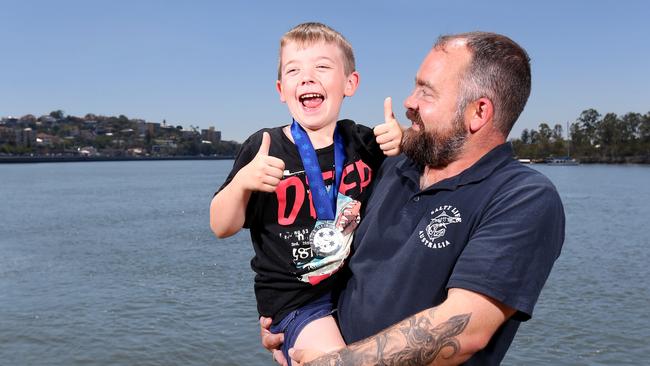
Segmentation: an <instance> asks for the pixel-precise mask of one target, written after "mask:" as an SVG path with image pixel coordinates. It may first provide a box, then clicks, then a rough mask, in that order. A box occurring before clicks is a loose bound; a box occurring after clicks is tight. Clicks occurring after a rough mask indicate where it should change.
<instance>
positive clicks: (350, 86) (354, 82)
mask: <svg viewBox="0 0 650 366" xmlns="http://www.w3.org/2000/svg"><path fill="white" fill-rule="evenodd" d="M358 86H359V73H358V72H356V71H353V72H352V73H351V74H350V75H348V80H347V82H346V84H345V91H344V92H343V95H345V96H346V97H351V96H353V95H354V92H355V91H357V87H358Z"/></svg>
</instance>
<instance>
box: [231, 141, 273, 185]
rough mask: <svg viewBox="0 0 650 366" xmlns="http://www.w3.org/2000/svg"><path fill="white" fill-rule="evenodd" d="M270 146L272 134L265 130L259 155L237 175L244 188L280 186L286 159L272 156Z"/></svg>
mask: <svg viewBox="0 0 650 366" xmlns="http://www.w3.org/2000/svg"><path fill="white" fill-rule="evenodd" d="M270 147H271V135H269V133H268V132H264V133H263V135H262V144H261V145H260V149H259V151H258V152H257V155H255V157H254V158H253V160H251V162H250V163H248V164H247V165H246V166H244V167H243V168H242V169H241V170H240V171H239V172H238V173H237V176H236V177H235V179H236V180H237V181H238V184H239V185H240V186H241V187H242V188H244V189H246V190H249V191H262V192H273V191H275V187H277V186H278V184H279V183H280V180H281V179H282V175H283V174H284V161H282V159H278V158H276V157H274V156H270V155H269V148H270Z"/></svg>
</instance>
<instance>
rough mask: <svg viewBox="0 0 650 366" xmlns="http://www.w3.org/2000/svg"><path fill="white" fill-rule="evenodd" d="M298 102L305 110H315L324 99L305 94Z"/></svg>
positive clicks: (316, 95)
mask: <svg viewBox="0 0 650 366" xmlns="http://www.w3.org/2000/svg"><path fill="white" fill-rule="evenodd" d="M298 100H299V101H300V103H302V105H303V106H305V107H307V108H316V107H318V106H319V105H321V103H323V100H325V97H324V96H323V95H322V94H318V93H307V94H303V95H301V96H299V97H298Z"/></svg>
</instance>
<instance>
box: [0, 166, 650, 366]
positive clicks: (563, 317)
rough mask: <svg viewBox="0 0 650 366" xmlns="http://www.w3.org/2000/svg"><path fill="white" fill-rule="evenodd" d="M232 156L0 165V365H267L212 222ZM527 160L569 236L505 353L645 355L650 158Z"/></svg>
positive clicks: (526, 356)
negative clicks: (564, 162) (557, 198)
mask: <svg viewBox="0 0 650 366" xmlns="http://www.w3.org/2000/svg"><path fill="white" fill-rule="evenodd" d="M231 165H232V161H147V162H137V161H136V162H95V163H93V162H84V163H48V164H15V165H13V164H10V165H0V220H1V221H0V365H181V364H182V365H265V364H271V362H270V360H271V358H270V357H269V354H268V353H267V352H265V351H264V350H263V349H262V348H261V347H260V346H259V336H258V331H259V329H258V326H257V317H256V316H257V313H256V310H255V301H254V298H253V290H252V281H253V274H252V271H251V270H250V267H249V260H250V258H251V256H252V255H253V250H252V247H251V245H250V243H249V241H248V233H247V232H240V233H238V234H237V235H235V236H233V237H231V238H228V239H224V240H217V239H216V238H215V237H214V236H213V235H212V233H211V232H210V230H209V224H208V207H209V202H210V199H211V197H212V194H213V192H214V190H215V189H216V187H218V186H219V185H220V184H221V182H223V180H224V179H225V176H226V174H227V173H228V171H229V170H230V167H231ZM533 167H534V168H535V169H538V170H540V171H542V172H543V173H544V174H546V175H547V176H548V177H549V178H550V179H551V180H552V181H553V182H554V183H555V184H556V186H557V187H558V190H559V191H560V194H561V196H562V199H563V202H564V205H565V210H566V213H567V237H566V242H565V245H564V250H563V252H562V256H561V257H560V259H559V260H558V261H557V262H556V265H555V268H554V270H553V272H552V273H551V276H550V278H549V281H548V283H547V285H546V287H545V289H544V291H543V292H542V295H541V297H540V300H539V302H538V305H537V307H536V309H535V314H534V317H533V319H532V320H530V321H528V322H527V323H524V324H523V325H522V326H521V328H520V330H519V333H518V334H517V337H516V338H515V341H514V343H513V345H512V347H511V348H510V351H509V353H508V355H507V356H506V359H505V360H504V363H503V364H504V365H643V364H647V359H648V357H649V356H650V341H649V340H650V311H649V310H648V306H649V305H650V281H649V279H650V249H649V245H650V239H649V238H648V233H649V230H648V225H649V224H650V220H649V218H650V167H648V166H605V165H581V166H572V167H561V166H544V165H534V166H533ZM534 219H535V218H532V217H531V218H522V220H534Z"/></svg>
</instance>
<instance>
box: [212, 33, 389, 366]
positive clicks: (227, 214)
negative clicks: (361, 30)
mask: <svg viewBox="0 0 650 366" xmlns="http://www.w3.org/2000/svg"><path fill="white" fill-rule="evenodd" d="M358 84H359V74H358V73H357V71H356V70H355V65H354V55H353V52H352V47H351V45H350V44H349V43H348V41H347V40H346V39H345V38H343V36H342V35H341V34H339V33H338V32H336V31H335V30H333V29H331V28H329V27H327V26H326V25H323V24H320V23H304V24H300V25H298V26H296V27H295V28H293V29H292V30H290V31H289V32H287V33H286V34H285V35H284V36H283V38H282V40H281V42H280V62H279V67H278V81H277V84H276V86H277V89H278V92H279V93H280V100H281V101H282V102H284V103H286V104H287V106H288V108H289V111H290V113H291V115H292V117H293V123H291V125H287V126H284V127H275V128H265V129H262V130H260V131H258V132H256V133H255V134H253V135H252V136H250V137H249V138H248V139H247V140H246V141H245V142H244V143H243V145H242V148H241V150H240V152H239V154H238V156H237V158H236V160H235V163H234V165H233V169H232V171H231V172H230V174H229V176H228V178H227V179H226V181H225V183H224V184H223V185H222V186H221V188H219V191H218V192H217V194H216V195H215V197H214V198H213V200H212V203H211V206H210V226H211V228H212V230H213V231H214V233H215V234H216V235H217V236H218V237H221V238H223V237H228V236H230V235H233V234H235V233H236V232H237V231H239V230H240V229H241V228H242V227H245V228H249V229H250V234H251V240H252V242H253V247H254V249H255V257H254V258H253V259H252V261H251V266H252V268H253V270H255V272H256V273H257V275H256V276H255V296H256V299H257V304H258V311H259V313H260V315H261V316H265V317H271V318H273V325H272V326H271V331H272V332H274V333H281V332H282V333H284V344H283V347H282V351H283V353H284V356H285V358H286V359H287V361H289V364H291V363H290V360H289V356H288V355H287V351H288V349H289V348H291V347H294V346H295V347H299V348H311V349H315V350H319V351H322V352H329V351H333V350H336V349H338V348H341V347H343V346H344V345H345V343H344V342H343V339H342V337H341V335H340V333H339V331H338V328H337V326H336V322H335V320H334V319H333V317H332V316H331V314H332V311H333V310H332V300H331V295H330V293H331V291H332V288H333V287H334V285H335V280H336V276H332V275H333V274H334V273H335V272H336V271H337V270H338V269H339V268H340V267H341V266H342V265H343V263H344V260H345V258H346V257H347V256H348V254H349V253H350V245H351V242H352V237H353V231H354V229H355V228H356V226H357V224H358V223H359V220H360V216H359V212H360V211H359V210H360V207H361V204H362V203H363V202H365V200H366V198H367V195H368V188H369V185H370V183H371V181H372V179H373V175H374V173H375V172H376V171H377V169H378V168H379V165H380V164H381V162H382V161H383V159H384V154H385V155H388V156H393V155H397V154H399V143H400V140H401V137H402V130H401V128H400V126H399V124H398V123H397V121H396V120H395V118H394V117H393V116H392V109H391V105H390V99H389V98H387V99H386V101H385V102H384V112H385V113H384V114H385V118H386V121H385V123H384V124H381V125H379V126H377V127H375V129H374V134H373V130H371V129H370V128H368V127H364V126H361V125H357V124H355V123H354V122H352V121H350V120H342V121H338V122H337V119H338V115H339V110H340V108H341V104H342V103H343V99H344V97H346V96H347V97H350V96H352V95H354V92H355V91H356V89H357V86H358ZM328 187H329V188H328Z"/></svg>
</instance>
